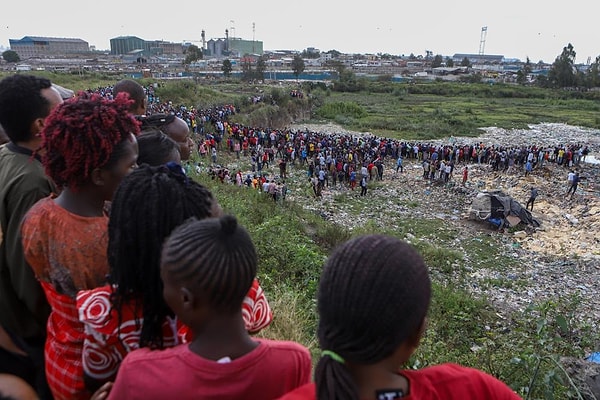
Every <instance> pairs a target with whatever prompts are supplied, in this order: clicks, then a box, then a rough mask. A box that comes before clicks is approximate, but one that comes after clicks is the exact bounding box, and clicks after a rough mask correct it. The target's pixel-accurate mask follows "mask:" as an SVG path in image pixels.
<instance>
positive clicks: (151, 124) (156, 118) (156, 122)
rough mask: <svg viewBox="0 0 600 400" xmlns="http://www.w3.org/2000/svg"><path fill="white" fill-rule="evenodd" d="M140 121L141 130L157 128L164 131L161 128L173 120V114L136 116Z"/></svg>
mask: <svg viewBox="0 0 600 400" xmlns="http://www.w3.org/2000/svg"><path fill="white" fill-rule="evenodd" d="M138 120H139V121H140V122H141V123H142V130H145V129H150V128H157V129H160V130H161V131H162V132H164V130H163V128H164V127H165V126H167V125H169V124H170V123H171V122H173V121H175V115H173V114H161V113H159V114H152V115H149V116H147V117H141V118H138Z"/></svg>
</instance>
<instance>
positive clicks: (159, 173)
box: [108, 165, 215, 348]
mask: <svg viewBox="0 0 600 400" xmlns="http://www.w3.org/2000/svg"><path fill="white" fill-rule="evenodd" d="M214 202H215V199H214V198H213V195H212V194H211V192H210V191H208V189H206V188H205V187H204V186H202V185H200V184H199V183H196V182H195V181H193V180H189V179H188V178H187V177H185V176H184V175H183V174H182V173H181V172H178V171H177V170H176V169H175V168H173V169H169V168H168V167H166V166H156V167H151V166H148V165H143V166H141V167H140V168H138V169H136V170H135V171H133V172H132V173H131V174H129V175H128V176H127V177H125V179H124V180H123V181H122V182H121V184H120V185H119V188H118V189H117V191H116V193H115V196H114V198H113V202H112V206H111V213H110V219H109V224H108V262H109V265H110V282H111V283H112V284H114V285H115V290H114V292H113V296H112V303H113V308H114V309H115V310H117V312H118V314H119V324H120V320H121V317H120V315H121V314H120V310H121V309H122V308H123V307H124V306H125V305H126V304H129V303H130V302H134V304H135V307H136V315H140V313H138V312H137V311H140V310H141V315H143V323H142V330H141V337H140V347H151V348H162V347H163V337H162V324H163V322H164V319H165V317H166V316H168V315H172V314H173V313H172V312H171V310H170V309H169V307H168V306H167V304H166V303H165V301H164V299H163V297H162V290H163V284H162V280H161V279H160V251H161V248H162V244H163V241H164V240H165V238H166V237H167V236H168V235H169V234H170V233H171V231H172V230H173V229H174V228H175V227H176V226H178V225H180V224H181V223H183V222H184V221H186V220H188V219H189V218H191V217H194V218H198V219H203V218H207V217H209V216H211V212H212V207H213V203H214ZM136 322H137V323H138V324H139V323H140V321H136ZM138 326H139V325H138Z"/></svg>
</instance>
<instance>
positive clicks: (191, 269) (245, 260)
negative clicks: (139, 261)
mask: <svg viewBox="0 0 600 400" xmlns="http://www.w3.org/2000/svg"><path fill="white" fill-rule="evenodd" d="M161 264H162V267H163V269H164V268H165V267H167V273H168V274H169V276H170V277H172V278H173V279H174V280H176V281H177V282H181V283H182V284H185V285H186V287H187V288H188V289H190V290H193V291H194V293H197V294H198V295H200V296H201V297H202V298H203V299H205V300H206V301H207V303H208V305H209V306H210V307H211V308H212V309H213V310H214V311H218V312H222V313H226V314H233V313H235V312H239V311H240V310H241V306H242V302H243V301H244V297H245V296H246V294H247V293H248V290H250V287H251V286H252V281H253V280H254V278H255V277H256V268H257V264H258V260H257V255H256V249H255V248H254V243H252V239H251V238H250V235H249V234H248V232H247V231H246V229H244V227H242V226H240V225H238V223H237V220H236V218H235V217H234V216H232V215H224V216H222V217H219V218H210V219H205V220H202V221H197V220H191V221H189V222H187V223H185V224H183V225H181V226H179V227H177V228H176V229H175V230H174V231H173V233H172V234H171V236H169V238H168V239H167V240H166V241H165V244H164V246H163V251H162V261H161ZM163 273H164V271H163Z"/></svg>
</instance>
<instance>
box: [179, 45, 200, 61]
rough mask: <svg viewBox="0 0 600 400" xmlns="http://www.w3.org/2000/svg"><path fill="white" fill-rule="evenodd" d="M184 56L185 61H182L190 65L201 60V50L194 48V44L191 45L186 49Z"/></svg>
mask: <svg viewBox="0 0 600 400" xmlns="http://www.w3.org/2000/svg"><path fill="white" fill-rule="evenodd" d="M184 54H185V60H184V61H183V63H184V64H191V63H193V62H194V61H198V60H201V59H202V50H201V49H200V48H199V47H198V46H196V45H195V44H191V45H189V46H188V47H187V49H186V50H185V51H184Z"/></svg>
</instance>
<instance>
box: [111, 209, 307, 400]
mask: <svg viewBox="0 0 600 400" xmlns="http://www.w3.org/2000/svg"><path fill="white" fill-rule="evenodd" d="M256 269H257V255H256V250H255V248H254V244H253V243H252V240H251V239H250V235H249V234H248V232H247V231H246V230H245V229H244V228H243V227H241V226H239V225H238V223H237V220H236V219H235V218H234V217H233V216H230V215H225V216H221V217H219V218H208V219H204V220H200V221H198V220H191V221H188V222H186V223H184V224H183V225H181V226H179V227H177V228H176V229H175V230H174V231H173V233H172V234H171V235H170V236H169V238H168V239H167V240H166V241H165V244H164V245H163V250H162V257H161V266H160V272H161V277H162V281H163V282H164V289H163V296H164V298H165V301H166V303H167V304H168V305H169V307H170V308H171V309H172V310H173V311H174V313H175V314H176V315H177V318H178V319H179V320H180V321H181V322H182V323H184V324H185V325H186V326H189V327H190V329H191V331H192V332H193V334H194V338H193V341H192V342H191V343H190V344H189V345H180V346H175V347H171V348H168V349H165V350H161V351H151V350H150V349H147V348H144V349H139V350H135V351H133V352H131V353H129V354H128V355H127V357H125V360H124V361H123V363H122V364H121V367H120V368H119V372H118V374H117V379H116V381H115V383H114V386H113V388H112V391H111V392H110V396H109V399H130V400H133V399H145V400H149V399H167V398H176V399H179V400H186V399H200V400H201V399H211V400H213V399H216V400H219V399H223V400H224V399H261V400H270V399H276V398H278V397H280V396H282V395H283V394H285V393H287V392H289V391H290V390H293V389H295V388H296V387H299V386H301V385H303V384H305V383H308V381H309V380H310V370H311V362H310V355H309V353H308V350H307V349H306V348H304V347H303V346H301V345H299V344H298V343H294V342H284V341H273V340H266V339H253V338H252V337H251V336H250V335H249V334H248V332H247V329H246V327H245V324H244V319H243V317H242V311H241V306H242V303H243V302H244V298H245V296H246V293H247V292H248V290H249V288H250V287H251V286H252V283H253V281H254V279H255V276H256ZM165 371H170V372H171V373H170V374H169V378H168V380H166V379H165Z"/></svg>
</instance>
